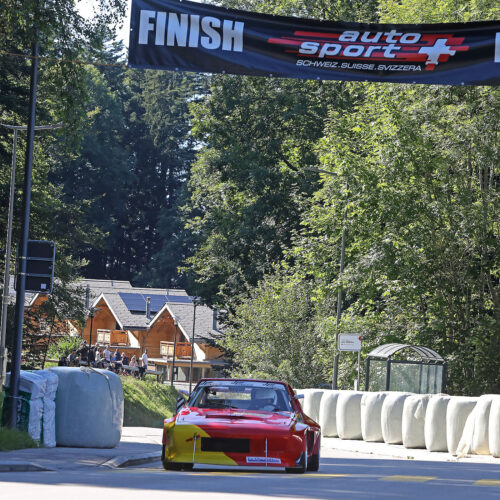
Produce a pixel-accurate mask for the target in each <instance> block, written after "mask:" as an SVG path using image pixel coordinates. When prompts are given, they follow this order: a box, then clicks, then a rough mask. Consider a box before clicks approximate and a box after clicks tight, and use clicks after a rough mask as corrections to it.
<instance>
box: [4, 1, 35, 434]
mask: <svg viewBox="0 0 500 500" xmlns="http://www.w3.org/2000/svg"><path fill="white" fill-rule="evenodd" d="M39 7H40V2H39V1H38V2H37V5H36V11H35V20H34V22H35V37H34V41H33V43H32V47H31V55H32V59H31V78H30V104H29V119H28V143H27V145H26V157H25V167H24V193H23V221H22V229H21V242H20V244H19V247H18V249H19V252H18V253H19V273H18V275H17V294H16V312H15V320H16V323H15V324H16V326H15V339H14V348H13V351H12V368H11V376H10V408H9V410H10V411H9V419H8V420H9V427H10V428H15V427H16V424H17V400H18V399H19V382H20V378H21V374H20V370H21V352H22V348H23V323H24V296H25V291H26V256H27V253H28V237H29V224H30V203H31V173H32V170H33V142H34V138H35V115H36V91H37V83H38V27H37V26H36V23H37V22H38V19H37V18H38V13H39Z"/></svg>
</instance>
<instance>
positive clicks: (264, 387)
mask: <svg viewBox="0 0 500 500" xmlns="http://www.w3.org/2000/svg"><path fill="white" fill-rule="evenodd" d="M298 399H299V396H295V394H294V392H293V389H292V388H291V387H290V386H289V385H288V384H287V383H285V382H277V381H268V380H246V379H215V378H214V379H202V380H201V381H200V382H199V383H198V384H197V385H196V387H195V388H194V390H193V392H192V393H191V396H190V397H189V399H188V400H187V402H186V403H185V404H183V405H182V407H181V408H180V409H179V411H178V413H177V414H176V415H175V416H174V417H172V418H168V419H165V421H164V428H163V450H162V462H163V466H164V468H165V469H167V470H191V469H192V468H193V465H194V464H213V465H233V466H234V465H239V466H245V467H248V466H260V467H273V468H274V467H284V468H285V470H286V472H290V473H303V472H305V471H306V470H308V471H317V470H318V469H319V459H320V436H321V433H320V427H319V425H318V424H317V423H316V422H314V420H312V419H310V418H309V417H308V416H307V415H305V414H304V412H303V411H302V407H301V405H300V404H299V401H298Z"/></svg>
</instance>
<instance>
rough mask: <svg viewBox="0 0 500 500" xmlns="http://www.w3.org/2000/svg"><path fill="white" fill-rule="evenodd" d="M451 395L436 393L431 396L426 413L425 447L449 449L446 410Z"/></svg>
mask: <svg viewBox="0 0 500 500" xmlns="http://www.w3.org/2000/svg"><path fill="white" fill-rule="evenodd" d="M449 402H450V396H447V395H446V394H436V395H434V396H432V397H431V399H430V400H429V404H428V405H427V412H426V415H425V427H424V433H425V447H426V448H427V449H428V450H429V451H445V452H446V451H448V444H447V442H446V411H447V409H448V403H449Z"/></svg>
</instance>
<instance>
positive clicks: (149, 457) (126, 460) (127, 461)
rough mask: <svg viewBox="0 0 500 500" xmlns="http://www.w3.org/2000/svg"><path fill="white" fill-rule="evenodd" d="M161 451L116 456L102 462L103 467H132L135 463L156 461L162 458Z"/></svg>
mask: <svg viewBox="0 0 500 500" xmlns="http://www.w3.org/2000/svg"><path fill="white" fill-rule="evenodd" d="M160 458H161V453H160V452H153V453H143V454H142V455H133V456H128V457H127V456H125V457H114V458H112V459H111V460H108V461H107V462H104V463H103V464H101V467H109V468H110V469H121V468H124V467H132V466H133V465H141V464H146V463H150V462H156V461H157V460H160Z"/></svg>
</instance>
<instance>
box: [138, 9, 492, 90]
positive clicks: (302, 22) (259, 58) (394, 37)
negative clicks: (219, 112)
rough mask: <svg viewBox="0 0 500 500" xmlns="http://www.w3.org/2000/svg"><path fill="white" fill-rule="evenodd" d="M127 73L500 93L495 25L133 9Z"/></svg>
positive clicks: (238, 11) (235, 11) (231, 11)
mask: <svg viewBox="0 0 500 500" xmlns="http://www.w3.org/2000/svg"><path fill="white" fill-rule="evenodd" d="M130 22H131V24H130V45H129V66H131V67H133V68H151V69H168V70H178V71H195V72H204V73H231V74H236V75H254V76H275V77H284V78H304V79H313V80H353V81H370V82H400V83H425V84H443V85H500V21H486V22H474V23H464V24H460V23H454V24H359V23H344V22H330V21H317V20H311V19H301V18H296V17H282V16H270V15H264V14H257V13H253V12H246V11H241V10H233V9H225V8H221V7H214V6H212V5H207V4H201V3H195V2H188V1H177V0H132V15H131V21H130Z"/></svg>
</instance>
